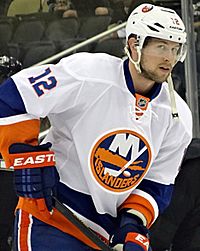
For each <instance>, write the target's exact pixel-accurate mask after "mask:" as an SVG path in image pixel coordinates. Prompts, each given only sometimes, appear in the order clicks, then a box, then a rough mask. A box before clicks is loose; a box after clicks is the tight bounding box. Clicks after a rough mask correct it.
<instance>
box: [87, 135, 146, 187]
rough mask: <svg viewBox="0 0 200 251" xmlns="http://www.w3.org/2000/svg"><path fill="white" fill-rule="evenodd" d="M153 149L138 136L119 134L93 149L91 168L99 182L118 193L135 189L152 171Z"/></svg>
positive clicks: (102, 138)
mask: <svg viewBox="0 0 200 251" xmlns="http://www.w3.org/2000/svg"><path fill="white" fill-rule="evenodd" d="M150 162H151V149H150V146H149V144H148V142H147V141H146V139H145V138H143V137H142V136H141V135H139V134H138V133H136V132H134V131H131V130H117V131H113V132H111V133H108V134H106V135H104V136H103V137H101V138H100V140H98V141H97V142H96V144H95V146H94V147H93V149H92V152H91V156H90V165H91V169H92V173H93V175H94V177H95V179H96V181H97V182H98V183H99V184H100V185H101V186H103V187H104V188H106V189H108V190H110V191H114V192H124V191H127V190H129V189H131V188H133V187H135V186H136V185H137V184H138V183H139V182H140V181H141V179H142V178H143V176H144V175H145V174H146V172H147V171H148V168H149V165H150Z"/></svg>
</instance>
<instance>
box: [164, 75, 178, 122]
mask: <svg viewBox="0 0 200 251" xmlns="http://www.w3.org/2000/svg"><path fill="white" fill-rule="evenodd" d="M167 83H168V88H169V96H170V101H171V111H172V118H173V119H175V120H178V119H179V115H178V111H177V108H176V100H175V93H174V84H173V80H172V76H171V74H170V75H169V77H168V78H167Z"/></svg>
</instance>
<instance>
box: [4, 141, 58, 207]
mask: <svg viewBox="0 0 200 251" xmlns="http://www.w3.org/2000/svg"><path fill="white" fill-rule="evenodd" d="M50 147H51V143H47V144H44V145H39V146H32V145H28V144H23V143H15V144H12V145H11V146H10V148H9V153H10V158H11V161H12V165H13V167H14V183H15V190H16V193H17V195H18V196H20V197H26V198H34V199H44V200H45V204H46V206H47V209H48V210H49V211H51V210H52V199H51V196H52V194H54V193H55V190H56V185H57V183H58V181H59V175H58V172H57V170H56V167H55V156H54V152H53V151H50V150H49V148H50Z"/></svg>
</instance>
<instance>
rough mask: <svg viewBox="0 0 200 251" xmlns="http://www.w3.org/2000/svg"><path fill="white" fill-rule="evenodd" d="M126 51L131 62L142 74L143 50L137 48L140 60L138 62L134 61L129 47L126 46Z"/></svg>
mask: <svg viewBox="0 0 200 251" xmlns="http://www.w3.org/2000/svg"><path fill="white" fill-rule="evenodd" d="M124 51H125V53H126V55H127V56H128V58H129V60H130V61H131V63H132V64H134V66H135V68H136V70H137V72H138V73H141V72H142V71H141V68H140V59H141V49H140V48H139V46H136V51H137V54H138V60H137V61H134V60H133V59H132V57H131V54H130V52H129V49H128V45H126V46H125V48H124Z"/></svg>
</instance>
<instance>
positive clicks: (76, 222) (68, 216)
mask: <svg viewBox="0 0 200 251" xmlns="http://www.w3.org/2000/svg"><path fill="white" fill-rule="evenodd" d="M52 198H53V199H54V201H55V208H56V209H57V210H58V211H59V212H60V213H61V214H62V215H63V216H64V217H65V218H66V219H67V220H69V221H70V222H71V223H72V224H73V225H74V226H76V227H77V228H78V229H79V230H81V232H82V233H83V234H84V235H85V236H87V237H88V238H89V239H90V240H91V241H92V242H93V243H94V244H96V245H97V246H98V247H99V248H101V250H102V251H114V249H112V248H111V247H109V246H108V245H107V244H106V243H105V242H103V241H102V240H101V239H100V238H99V237H98V236H97V235H96V234H95V233H94V232H93V231H92V230H91V229H90V228H89V227H87V226H86V225H85V224H84V223H83V222H82V221H81V220H80V219H78V217H77V216H76V215H75V214H74V213H73V212H72V211H71V210H70V209H69V208H67V207H66V206H65V205H63V204H62V203H61V202H60V201H59V200H58V199H57V198H56V197H54V196H53V197H52Z"/></svg>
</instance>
